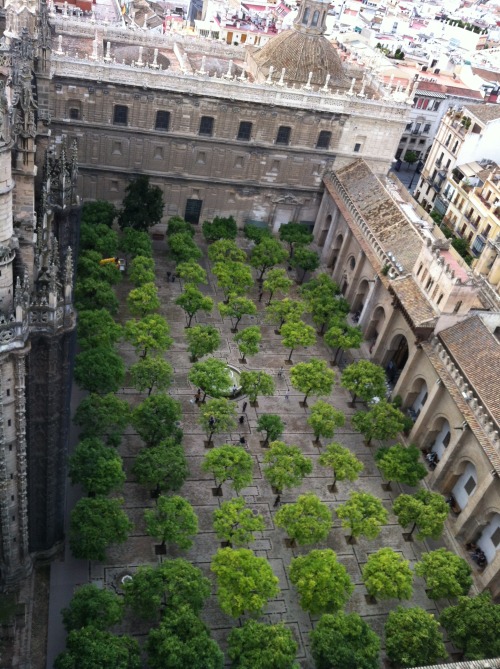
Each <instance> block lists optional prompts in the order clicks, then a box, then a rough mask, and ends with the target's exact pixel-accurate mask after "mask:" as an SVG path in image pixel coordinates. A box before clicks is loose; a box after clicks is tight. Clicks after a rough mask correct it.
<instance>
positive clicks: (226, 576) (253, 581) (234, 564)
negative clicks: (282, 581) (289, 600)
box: [211, 548, 279, 618]
mask: <svg viewBox="0 0 500 669" xmlns="http://www.w3.org/2000/svg"><path fill="white" fill-rule="evenodd" d="M211 571H213V572H214V574H215V577H216V579H217V598H218V600H219V606H220V607H221V609H222V610H223V611H224V613H227V614H228V615H230V616H232V617H233V618H238V617H239V616H241V615H243V614H244V613H255V614H259V613H261V611H262V609H263V608H264V606H265V605H266V604H267V602H268V600H269V599H272V598H273V597H276V595H277V594H278V593H279V587H278V578H277V577H276V576H275V575H274V574H273V570H272V569H271V567H270V565H269V563H268V561H267V560H266V559H265V558H263V557H256V556H255V555H254V554H253V552H252V551H250V550H248V549H246V548H240V549H238V550H234V549H233V548H221V549H219V550H218V551H217V553H216V554H215V556H214V558H213V559H212V566H211Z"/></svg>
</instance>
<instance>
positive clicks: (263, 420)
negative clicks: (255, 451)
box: [257, 413, 285, 446]
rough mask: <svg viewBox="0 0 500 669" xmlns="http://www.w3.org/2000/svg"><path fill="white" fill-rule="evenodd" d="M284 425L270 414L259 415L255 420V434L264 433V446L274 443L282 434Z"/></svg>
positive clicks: (279, 419)
mask: <svg viewBox="0 0 500 669" xmlns="http://www.w3.org/2000/svg"><path fill="white" fill-rule="evenodd" d="M284 429H285V424H284V423H283V421H282V420H281V418H280V416H277V415H276V414H271V413H264V414H261V415H260V416H259V417H258V419H257V432H265V433H266V437H265V439H264V446H267V445H268V443H269V442H270V441H276V439H279V438H280V437H281V435H282V434H283V430H284Z"/></svg>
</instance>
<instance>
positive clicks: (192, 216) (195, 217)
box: [184, 200, 203, 225]
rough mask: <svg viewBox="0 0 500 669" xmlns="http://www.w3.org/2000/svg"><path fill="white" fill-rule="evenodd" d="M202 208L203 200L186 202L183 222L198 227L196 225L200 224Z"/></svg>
mask: <svg viewBox="0 0 500 669" xmlns="http://www.w3.org/2000/svg"><path fill="white" fill-rule="evenodd" d="M202 206H203V200H187V201H186V209H185V212H184V220H185V221H186V222H187V223H192V224H193V225H198V223H199V222H200V214H201V208H202Z"/></svg>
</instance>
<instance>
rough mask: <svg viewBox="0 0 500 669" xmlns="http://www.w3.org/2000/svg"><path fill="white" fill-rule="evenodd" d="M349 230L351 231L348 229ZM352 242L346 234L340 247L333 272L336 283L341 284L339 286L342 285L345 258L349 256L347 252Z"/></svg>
mask: <svg viewBox="0 0 500 669" xmlns="http://www.w3.org/2000/svg"><path fill="white" fill-rule="evenodd" d="M347 230H348V231H349V228H348V227H347ZM349 232H350V231H349ZM350 242H351V236H350V234H345V235H344V240H343V242H342V246H341V247H340V249H339V252H338V255H337V262H336V263H335V268H334V270H333V272H332V279H333V280H334V281H336V282H337V283H338V284H339V286H340V283H341V279H342V275H343V273H344V264H345V257H346V255H347V250H348V248H349V245H350Z"/></svg>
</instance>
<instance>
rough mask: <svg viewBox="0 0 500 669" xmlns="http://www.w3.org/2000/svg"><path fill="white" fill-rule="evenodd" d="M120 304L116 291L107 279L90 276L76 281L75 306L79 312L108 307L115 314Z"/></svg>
mask: <svg viewBox="0 0 500 669" xmlns="http://www.w3.org/2000/svg"><path fill="white" fill-rule="evenodd" d="M118 306H119V302H118V298H117V297H116V295H115V291H114V290H113V288H112V287H111V286H110V285H109V283H107V282H106V281H100V280H98V279H93V278H89V279H82V280H79V281H77V282H76V286H75V307H76V309H77V310H78V311H79V312H80V311H85V310H87V311H91V310H93V309H106V310H107V311H109V313H110V314H113V315H114V314H116V313H117V311H118Z"/></svg>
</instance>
